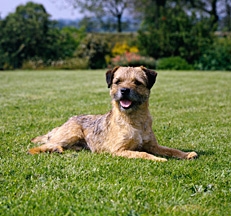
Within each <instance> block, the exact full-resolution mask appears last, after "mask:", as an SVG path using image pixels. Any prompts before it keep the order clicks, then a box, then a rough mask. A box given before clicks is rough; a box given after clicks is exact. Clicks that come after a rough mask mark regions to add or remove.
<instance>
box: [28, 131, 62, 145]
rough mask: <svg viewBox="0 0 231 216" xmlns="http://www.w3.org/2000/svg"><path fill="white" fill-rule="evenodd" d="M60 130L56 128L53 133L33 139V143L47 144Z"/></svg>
mask: <svg viewBox="0 0 231 216" xmlns="http://www.w3.org/2000/svg"><path fill="white" fill-rule="evenodd" d="M58 129H59V127H57V128H54V129H53V130H52V131H50V132H49V133H47V134H45V135H42V136H37V137H35V138H33V139H31V142H33V143H37V144H45V143H47V142H48V141H49V139H50V137H51V136H53V135H54V134H55V132H56V131H57V130H58Z"/></svg>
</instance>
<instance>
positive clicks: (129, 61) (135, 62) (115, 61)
mask: <svg viewBox="0 0 231 216" xmlns="http://www.w3.org/2000/svg"><path fill="white" fill-rule="evenodd" d="M117 65H120V66H131V67H137V66H141V65H143V66H145V67H148V68H152V69H155V68H156V62H155V59H153V58H151V57H145V56H141V55H139V54H137V53H129V52H127V53H125V54H123V55H117V56H116V57H114V58H112V59H111V64H110V65H109V66H110V67H113V66H117Z"/></svg>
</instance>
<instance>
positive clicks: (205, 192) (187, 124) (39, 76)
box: [0, 70, 231, 216]
mask: <svg viewBox="0 0 231 216" xmlns="http://www.w3.org/2000/svg"><path fill="white" fill-rule="evenodd" d="M230 80H231V73H224V72H207V73H203V72H202V73H199V72H173V71H171V72H164V71H161V72H159V73H158V77H157V82H156V84H155V85H154V87H153V89H152V94H151V98H150V112H151V115H152V116H153V117H154V122H153V129H154V132H155V134H156V137H157V139H158V141H159V143H160V144H164V145H167V146H170V147H173V148H178V149H182V150H188V151H189V150H190V151H191V150H195V151H197V152H198V154H199V158H198V159H197V160H193V161H184V160H176V159H169V161H168V162H166V163H157V162H153V161H147V160H141V159H126V158H120V157H112V156H111V155H109V154H92V153H90V152H88V151H82V152H78V153H77V152H73V151H65V152H64V154H62V155H60V154H41V155H35V156H30V155H28V154H26V152H27V150H28V148H30V147H32V146H34V144H32V143H30V139H31V138H32V137H35V136H37V135H39V134H43V133H46V132H47V131H49V130H50V129H51V128H53V127H56V126H59V125H61V124H62V123H63V122H65V121H66V120H67V119H68V118H69V117H71V116H73V115H79V114H99V113H100V114H101V113H106V112H108V111H109V110H110V108H111V106H110V97H109V92H108V89H107V85H106V82H105V71H102V70H99V71H95V70H94V71H93V70H90V71H87V70H84V71H83V70H82V71H58V72H57V71H40V72H37V71H36V72H33V71H27V72H25V71H11V72H10V73H7V72H0V92H1V95H0V104H1V109H0V116H1V118H0V143H1V151H0V160H1V166H0V191H1V200H0V214H1V215H4V216H12V215H33V216H39V215H173V216H177V215H185V216H186V215H201V216H208V215H231V202H230V201H231V193H230V190H231V182H230V175H231V170H230V146H231V139H230V119H231V100H230V97H231V92H230V85H231V83H230V82H231V81H230Z"/></svg>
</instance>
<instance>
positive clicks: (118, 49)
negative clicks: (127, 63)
mask: <svg viewBox="0 0 231 216" xmlns="http://www.w3.org/2000/svg"><path fill="white" fill-rule="evenodd" d="M127 52H129V53H138V52H139V50H138V48H137V47H136V46H128V45H127V43H126V42H124V43H116V44H115V46H114V47H113V48H112V56H117V55H123V54H124V53H127Z"/></svg>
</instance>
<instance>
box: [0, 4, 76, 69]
mask: <svg viewBox="0 0 231 216" xmlns="http://www.w3.org/2000/svg"><path fill="white" fill-rule="evenodd" d="M55 25H56V24H55V22H53V21H50V20H49V14H47V12H46V10H45V8H44V7H43V6H42V5H40V4H35V3H32V2H28V3H27V4H26V5H21V6H18V7H17V9H16V12H15V13H11V14H9V15H8V16H7V17H6V18H5V19H4V20H1V21H0V29H1V31H0V55H1V56H0V58H1V61H0V68H3V69H7V68H8V67H13V68H20V67H21V66H22V64H23V62H24V61H27V60H30V59H33V58H38V59H42V60H43V61H44V62H45V61H51V60H57V59H64V58H67V57H71V56H73V53H74V51H75V49H76V46H77V45H78V43H77V42H76V41H75V39H73V37H72V35H71V34H70V33H69V32H68V31H65V30H63V31H61V32H60V30H58V29H57V28H56V27H55Z"/></svg>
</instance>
